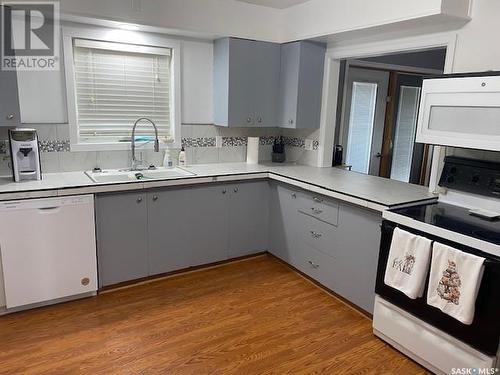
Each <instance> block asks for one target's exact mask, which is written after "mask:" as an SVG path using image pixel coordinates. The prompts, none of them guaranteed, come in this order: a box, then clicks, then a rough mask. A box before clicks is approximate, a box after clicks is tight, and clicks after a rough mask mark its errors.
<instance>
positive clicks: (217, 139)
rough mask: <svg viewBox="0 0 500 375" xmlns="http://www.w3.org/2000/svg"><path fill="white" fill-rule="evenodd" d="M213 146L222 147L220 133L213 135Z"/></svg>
mask: <svg viewBox="0 0 500 375" xmlns="http://www.w3.org/2000/svg"><path fill="white" fill-rule="evenodd" d="M215 147H217V148H222V136H220V135H216V136H215Z"/></svg>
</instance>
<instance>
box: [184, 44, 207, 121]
mask: <svg viewBox="0 0 500 375" xmlns="http://www.w3.org/2000/svg"><path fill="white" fill-rule="evenodd" d="M181 43H182V44H181V49H182V55H181V67H182V68H181V75H182V80H181V87H182V118H181V121H182V123H184V124H212V123H213V122H214V113H213V67H214V58H213V55H214V48H213V47H214V45H213V43H212V42H211V41H190V40H185V41H182V42H181Z"/></svg>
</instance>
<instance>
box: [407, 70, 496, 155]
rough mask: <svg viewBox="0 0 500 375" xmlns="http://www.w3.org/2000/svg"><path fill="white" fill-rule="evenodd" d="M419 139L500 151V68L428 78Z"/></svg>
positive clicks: (419, 140) (419, 118)
mask: <svg viewBox="0 0 500 375" xmlns="http://www.w3.org/2000/svg"><path fill="white" fill-rule="evenodd" d="M416 141H417V142H419V143H429V144H435V145H443V146H454V147H465V148H475V149H482V150H492V151H500V72H488V73H477V74H457V75H447V76H440V77H436V78H427V79H424V81H423V85H422V94H421V100H420V111H419V115H418V122H417V134H416Z"/></svg>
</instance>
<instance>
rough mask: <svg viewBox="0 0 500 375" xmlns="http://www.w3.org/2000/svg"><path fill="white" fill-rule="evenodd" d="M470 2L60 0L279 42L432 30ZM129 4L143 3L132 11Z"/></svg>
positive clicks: (76, 8) (167, 25)
mask: <svg viewBox="0 0 500 375" xmlns="http://www.w3.org/2000/svg"><path fill="white" fill-rule="evenodd" d="M469 1H470V0H418V1H415V0H398V1H395V0H376V1H375V0H349V1H347V0H310V1H308V2H306V3H304V4H299V5H296V6H292V7H289V8H285V9H273V8H269V7H264V6H258V5H254V4H248V3H244V2H241V1H235V0H128V1H125V0H61V11H62V12H63V16H78V17H87V18H92V17H95V18H99V19H103V20H111V21H118V22H132V23H137V24H141V25H148V26H150V27H157V28H163V29H167V30H163V32H166V33H169V34H175V33H179V32H180V31H182V32H183V33H184V35H191V36H198V37H200V36H205V37H208V38H215V37H221V36H235V37H241V38H249V39H258V40H266V41H274V42H280V43H281V42H288V41H293V40H299V39H308V38H312V37H318V36H325V35H331V34H333V35H335V34H345V33H346V32H351V31H355V30H358V31H359V30H366V32H367V35H368V36H369V35H370V31H369V29H370V28H374V27H379V26H381V27H382V28H383V27H384V26H388V27H392V28H393V29H394V28H395V29H401V28H403V29H404V28H406V26H407V24H412V25H413V27H415V25H416V24H417V25H420V27H421V28H427V27H431V26H436V25H440V24H444V23H445V22H443V20H448V21H449V20H450V19H451V20H453V19H455V21H456V19H457V18H461V17H463V16H464V15H466V14H467V10H468V4H469ZM133 3H137V4H139V3H140V4H142V5H141V6H140V7H139V8H140V9H139V10H134V9H133V5H132V4H133ZM441 16H442V17H441ZM456 16H457V17H456ZM72 20H73V21H76V20H75V19H72ZM421 21H422V22H421ZM434 31H435V32H436V31H437V30H434Z"/></svg>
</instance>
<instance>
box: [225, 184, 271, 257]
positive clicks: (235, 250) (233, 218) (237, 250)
mask: <svg viewBox="0 0 500 375" xmlns="http://www.w3.org/2000/svg"><path fill="white" fill-rule="evenodd" d="M228 192H229V194H230V195H229V250H228V255H229V258H236V257H240V256H244V255H249V254H255V253H258V252H261V251H267V249H268V233H269V227H268V222H269V213H268V212H269V211H268V210H269V186H268V184H267V182H265V181H256V182H244V183H240V184H237V185H232V186H230V187H229V190H228Z"/></svg>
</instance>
